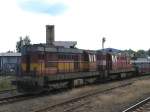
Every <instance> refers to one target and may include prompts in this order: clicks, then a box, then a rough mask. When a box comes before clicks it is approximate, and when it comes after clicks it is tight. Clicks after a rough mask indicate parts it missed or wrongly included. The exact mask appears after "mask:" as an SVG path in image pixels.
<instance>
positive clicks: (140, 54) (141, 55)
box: [123, 49, 150, 59]
mask: <svg viewBox="0 0 150 112" xmlns="http://www.w3.org/2000/svg"><path fill="white" fill-rule="evenodd" d="M123 52H124V53H126V54H128V56H130V57H131V58H132V59H137V58H147V57H148V56H150V49H149V50H148V51H144V50H138V51H137V52H136V51H133V50H131V49H129V50H124V51H123Z"/></svg>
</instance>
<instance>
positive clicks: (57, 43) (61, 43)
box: [53, 41, 77, 48]
mask: <svg viewBox="0 0 150 112" xmlns="http://www.w3.org/2000/svg"><path fill="white" fill-rule="evenodd" d="M53 44H54V45H55V46H58V47H59V46H60V47H65V48H74V47H75V45H77V42H76V41H54V42H53Z"/></svg>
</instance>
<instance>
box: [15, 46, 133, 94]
mask: <svg viewBox="0 0 150 112" xmlns="http://www.w3.org/2000/svg"><path fill="white" fill-rule="evenodd" d="M21 60H22V61H21V70H20V73H19V75H18V77H17V80H16V82H17V87H18V90H19V91H20V92H27V93H33V92H34V93H37V92H41V91H43V90H49V89H52V88H61V87H64V86H77V85H81V84H85V83H92V82H95V81H102V80H108V79H114V78H120V77H121V78H123V77H127V76H128V74H131V73H132V72H134V71H135V70H134V69H133V67H132V65H131V64H130V63H129V61H130V60H129V58H128V57H126V56H123V55H114V54H112V53H108V52H102V51H94V50H82V49H77V48H64V47H57V46H50V45H46V44H34V45H28V46H24V47H23V48H22V59H21Z"/></svg>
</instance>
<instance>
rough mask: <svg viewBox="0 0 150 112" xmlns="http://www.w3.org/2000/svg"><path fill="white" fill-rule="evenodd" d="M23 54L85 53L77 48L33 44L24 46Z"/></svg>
mask: <svg viewBox="0 0 150 112" xmlns="http://www.w3.org/2000/svg"><path fill="white" fill-rule="evenodd" d="M21 52H22V54H25V53H26V52H57V53H83V50H81V49H77V48H64V47H56V46H50V45H46V44H33V45H27V46H23V48H22V50H21Z"/></svg>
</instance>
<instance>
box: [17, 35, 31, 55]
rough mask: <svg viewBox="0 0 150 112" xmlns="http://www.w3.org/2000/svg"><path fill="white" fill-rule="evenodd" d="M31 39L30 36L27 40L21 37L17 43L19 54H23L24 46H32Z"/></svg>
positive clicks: (26, 37)
mask: <svg viewBox="0 0 150 112" xmlns="http://www.w3.org/2000/svg"><path fill="white" fill-rule="evenodd" d="M30 42H31V40H30V38H29V36H25V38H24V39H23V38H22V36H21V37H20V40H19V41H17V43H16V50H17V52H21V48H22V47H23V46H24V45H30Z"/></svg>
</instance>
